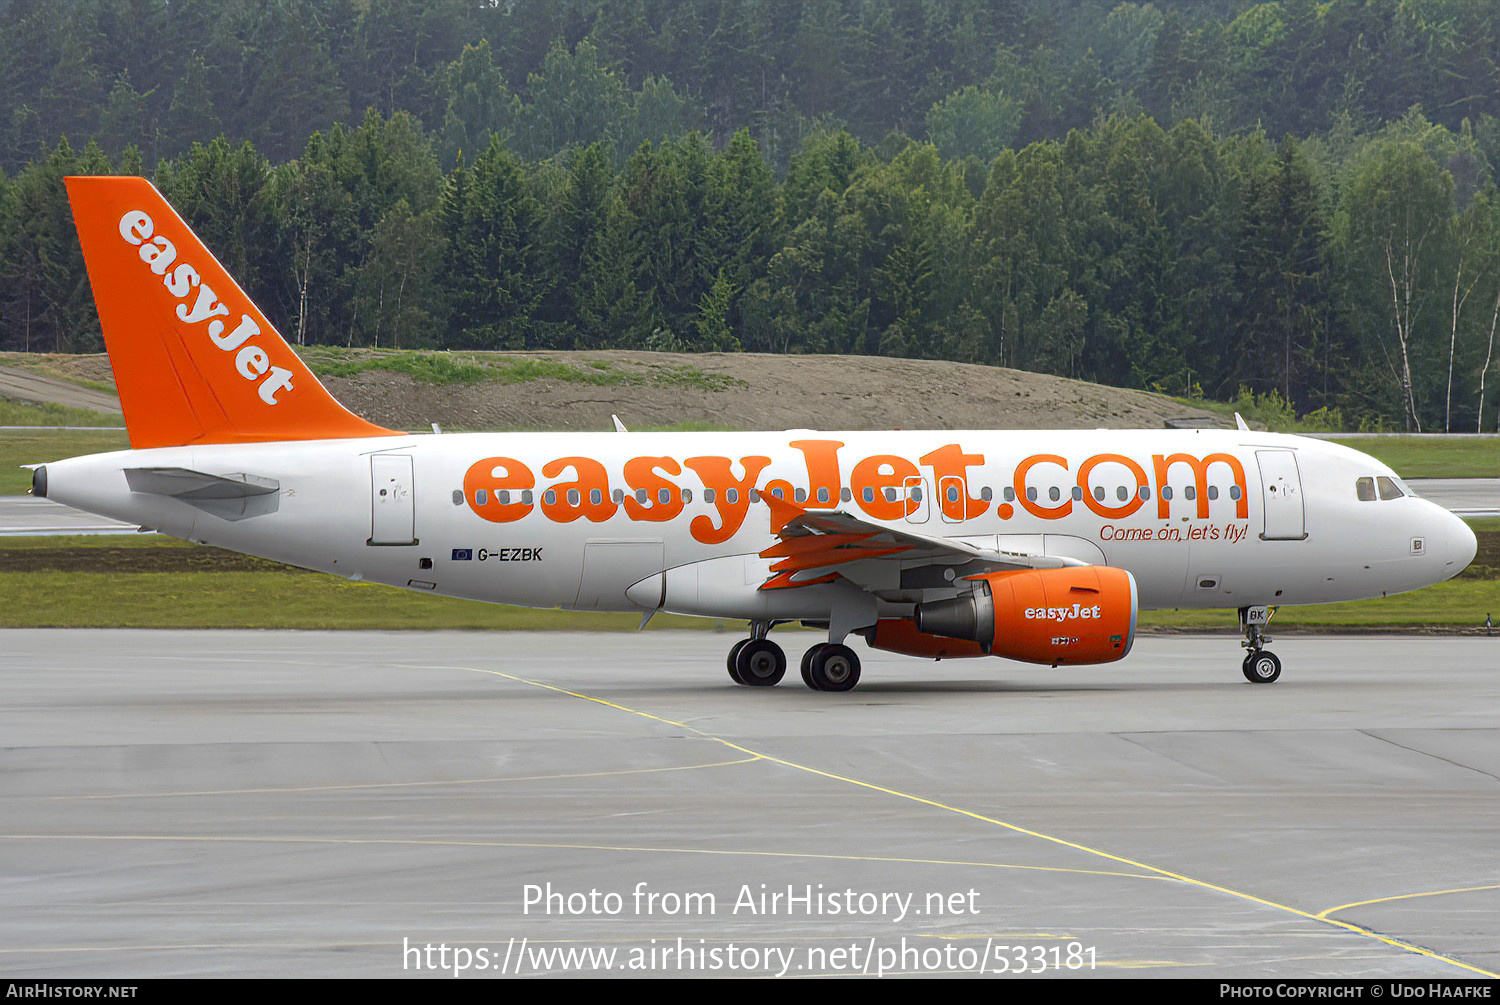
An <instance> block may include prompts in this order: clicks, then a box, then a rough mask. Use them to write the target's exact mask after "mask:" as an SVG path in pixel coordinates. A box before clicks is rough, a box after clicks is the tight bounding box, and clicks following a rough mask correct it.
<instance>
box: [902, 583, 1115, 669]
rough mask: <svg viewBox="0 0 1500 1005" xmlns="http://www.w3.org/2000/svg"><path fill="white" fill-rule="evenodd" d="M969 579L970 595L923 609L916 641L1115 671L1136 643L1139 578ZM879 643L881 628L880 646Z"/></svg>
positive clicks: (919, 609) (920, 606)
mask: <svg viewBox="0 0 1500 1005" xmlns="http://www.w3.org/2000/svg"><path fill="white" fill-rule="evenodd" d="M969 578H970V580H971V581H973V583H974V589H973V590H972V591H970V592H968V593H965V594H961V595H959V596H957V597H954V598H953V599H952V600H938V601H934V602H932V603H927V604H918V605H917V610H916V632H915V633H913V634H915V635H918V636H920V635H926V636H942V637H944V638H952V639H964V640H967V641H969V642H972V643H976V644H977V645H978V647H979V648H980V649H981V650H982V651H984V652H986V653H989V654H990V655H991V656H1004V657H1005V658H1007V659H1013V660H1022V661H1024V662H1027V663H1048V664H1051V665H1052V666H1057V665H1058V664H1059V663H1111V662H1113V661H1115V660H1118V659H1123V658H1124V656H1125V654H1126V653H1128V652H1130V646H1131V643H1133V642H1134V641H1135V617H1136V610H1137V601H1136V591H1135V577H1133V576H1131V574H1130V573H1128V572H1126V571H1125V570H1124V569H1114V568H1110V567H1108V566H1101V565H1088V566H1078V567H1069V568H1063V569H1025V570H1021V571H1018V572H988V573H985V574H984V575H981V576H971V577H969ZM878 639H879V631H878V626H877V632H876V640H877V641H876V642H875V643H874V644H876V645H878V644H879V642H878ZM898 651H902V650H898ZM952 655H955V656H956V655H960V654H959V653H953V654H952Z"/></svg>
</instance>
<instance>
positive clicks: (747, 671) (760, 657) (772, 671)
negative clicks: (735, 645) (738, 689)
mask: <svg viewBox="0 0 1500 1005" xmlns="http://www.w3.org/2000/svg"><path fill="white" fill-rule="evenodd" d="M734 668H735V670H736V671H737V672H738V674H739V679H740V683H741V684H748V685H750V686H751V687H771V686H773V685H775V684H780V683H781V678H782V677H784V676H785V675H786V653H784V652H782V651H781V647H780V646H778V645H777V644H776V643H774V642H772V641H771V640H770V639H750V640H749V641H747V642H746V643H745V645H744V648H742V649H741V650H740V651H739V653H737V654H736V656H735V660H734Z"/></svg>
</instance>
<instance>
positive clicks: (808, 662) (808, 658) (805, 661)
mask: <svg viewBox="0 0 1500 1005" xmlns="http://www.w3.org/2000/svg"><path fill="white" fill-rule="evenodd" d="M823 646H824V643H822V642H819V643H818V644H817V645H815V646H813V647H812V648H811V649H809V650H808V651H807V652H805V653H803V654H802V683H804V684H806V685H807V686H808V687H810V688H812V689H813V690H814V691H816V690H817V687H816V686H815V685H814V684H813V681H812V673H811V670H810V668H811V666H812V658H813V653H816V652H817V651H818V650H819V649H822V648H823Z"/></svg>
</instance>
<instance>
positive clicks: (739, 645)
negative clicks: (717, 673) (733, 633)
mask: <svg viewBox="0 0 1500 1005" xmlns="http://www.w3.org/2000/svg"><path fill="white" fill-rule="evenodd" d="M749 641H750V640H749V639H740V640H739V641H738V642H736V643H735V644H734V646H733V648H731V649H730V650H729V659H728V660H727V661H726V663H727V665H728V668H729V679H730V680H732V681H734V682H735V683H736V684H743V683H745V682H744V681H742V680H740V672H739V670H738V669H737V668H736V667H735V663H737V662H738V661H739V658H740V650H741V649H743V648H745V645H746V643H748V642H749Z"/></svg>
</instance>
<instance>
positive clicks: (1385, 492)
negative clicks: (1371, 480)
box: [1375, 475, 1402, 499]
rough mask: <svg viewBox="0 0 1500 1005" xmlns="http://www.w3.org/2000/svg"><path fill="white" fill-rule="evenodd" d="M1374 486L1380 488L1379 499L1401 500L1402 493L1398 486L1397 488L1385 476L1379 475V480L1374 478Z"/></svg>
mask: <svg viewBox="0 0 1500 1005" xmlns="http://www.w3.org/2000/svg"><path fill="white" fill-rule="evenodd" d="M1375 484H1376V485H1379V486H1380V498H1381V499H1400V498H1401V495H1402V493H1401V488H1400V486H1398V485H1397V484H1396V483H1395V482H1394V481H1392V480H1391V479H1389V478H1387V477H1386V476H1385V475H1381V476H1380V477H1379V478H1376V479H1375Z"/></svg>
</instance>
